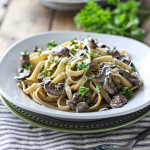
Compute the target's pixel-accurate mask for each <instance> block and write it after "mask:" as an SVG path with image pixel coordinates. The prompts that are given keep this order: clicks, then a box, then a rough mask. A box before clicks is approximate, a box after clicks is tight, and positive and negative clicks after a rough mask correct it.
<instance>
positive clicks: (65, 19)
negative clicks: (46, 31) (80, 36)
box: [51, 11, 77, 31]
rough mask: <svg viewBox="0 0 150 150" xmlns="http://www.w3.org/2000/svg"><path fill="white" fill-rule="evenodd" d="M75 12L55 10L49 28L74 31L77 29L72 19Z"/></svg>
mask: <svg viewBox="0 0 150 150" xmlns="http://www.w3.org/2000/svg"><path fill="white" fill-rule="evenodd" d="M75 14H76V12H65V11H57V12H56V13H55V15H54V19H53V23H52V28H51V30H52V31H58V30H65V31H72V30H74V31H76V30H77V29H76V26H75V24H74V21H73V18H74V16H75Z"/></svg>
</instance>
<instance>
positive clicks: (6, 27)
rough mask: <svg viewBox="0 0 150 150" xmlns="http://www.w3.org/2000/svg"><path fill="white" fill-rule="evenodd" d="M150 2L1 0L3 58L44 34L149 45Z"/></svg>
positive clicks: (146, 0)
mask: <svg viewBox="0 0 150 150" xmlns="http://www.w3.org/2000/svg"><path fill="white" fill-rule="evenodd" d="M149 16H150V0H138V1H137V0H95V1H94V0H89V1H88V2H87V0H0V55H2V54H3V53H4V52H5V51H6V50H7V48H8V47H9V46H10V45H11V44H13V43H14V42H16V41H18V40H20V39H22V38H25V37H26V36H30V35H32V34H36V33H39V32H44V31H62V30H63V31H64V30H65V31H87V32H97V33H107V34H117V35H122V36H127V37H131V38H134V39H137V40H140V41H142V42H144V43H146V44H147V45H149V46H150V17H149Z"/></svg>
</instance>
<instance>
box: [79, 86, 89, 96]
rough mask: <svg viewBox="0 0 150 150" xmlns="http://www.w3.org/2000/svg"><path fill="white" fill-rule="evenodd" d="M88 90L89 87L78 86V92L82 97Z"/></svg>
mask: <svg viewBox="0 0 150 150" xmlns="http://www.w3.org/2000/svg"><path fill="white" fill-rule="evenodd" d="M89 90H90V89H89V88H86V87H84V86H80V88H79V91H78V94H79V95H81V96H82V97H83V96H84V95H85V94H86V93H87V92H88V91H89Z"/></svg>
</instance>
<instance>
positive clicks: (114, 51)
mask: <svg viewBox="0 0 150 150" xmlns="http://www.w3.org/2000/svg"><path fill="white" fill-rule="evenodd" d="M107 54H109V55H112V56H113V57H116V58H120V56H121V55H120V53H119V51H118V50H117V49H116V47H114V49H113V50H111V49H108V50H107Z"/></svg>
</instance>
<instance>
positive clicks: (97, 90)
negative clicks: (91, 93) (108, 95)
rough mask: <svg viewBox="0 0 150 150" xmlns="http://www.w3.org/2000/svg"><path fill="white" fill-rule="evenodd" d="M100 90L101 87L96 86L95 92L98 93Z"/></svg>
mask: <svg viewBox="0 0 150 150" xmlns="http://www.w3.org/2000/svg"><path fill="white" fill-rule="evenodd" d="M101 88H102V86H101V85H96V92H97V93H99V92H100V91H101V90H100V89H101Z"/></svg>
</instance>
